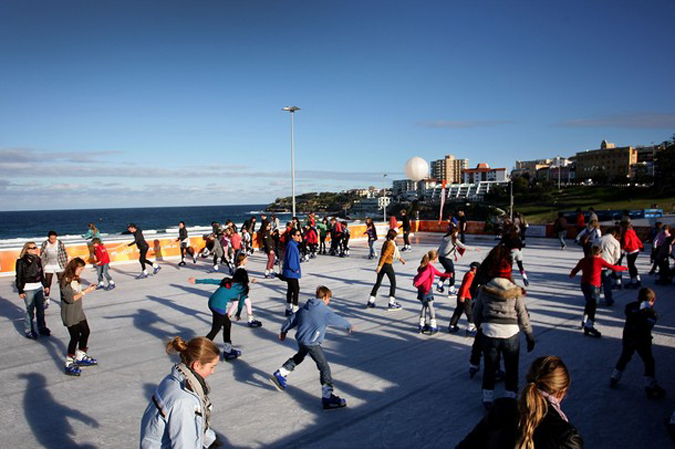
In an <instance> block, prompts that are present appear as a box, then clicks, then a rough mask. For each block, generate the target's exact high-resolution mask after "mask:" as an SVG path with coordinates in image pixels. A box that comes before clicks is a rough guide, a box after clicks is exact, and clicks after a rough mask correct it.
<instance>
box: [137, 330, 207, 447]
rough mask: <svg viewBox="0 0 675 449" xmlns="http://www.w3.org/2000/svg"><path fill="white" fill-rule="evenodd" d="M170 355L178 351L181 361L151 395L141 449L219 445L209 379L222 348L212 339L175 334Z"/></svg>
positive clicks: (143, 421)
mask: <svg viewBox="0 0 675 449" xmlns="http://www.w3.org/2000/svg"><path fill="white" fill-rule="evenodd" d="M166 352H167V354H179V355H180V363H178V364H177V365H175V366H174V367H173V369H172V370H171V374H169V375H168V376H166V377H165V378H164V380H162V382H161V383H160V384H159V386H158V387H157V390H155V393H154V394H153V395H152V402H151V403H150V404H149V405H148V407H147V408H146V409H145V413H144V414H143V420H142V422H141V444H140V447H141V449H155V448H164V447H181V448H192V449H202V448H205V447H215V446H217V445H219V442H218V441H217V440H218V439H217V436H216V433H215V432H214V431H213V430H212V429H211V428H210V426H209V421H210V417H211V401H210V400H209V396H208V395H209V386H208V384H207V383H206V378H207V377H209V376H210V375H211V374H213V373H214V372H215V369H216V365H217V364H218V361H219V360H220V351H219V350H218V347H217V346H216V345H215V344H213V342H212V341H211V340H209V339H208V338H205V337H195V338H193V339H191V340H190V341H187V342H186V341H184V340H183V339H182V338H181V337H174V339H173V340H171V341H169V342H168V343H167V344H166Z"/></svg>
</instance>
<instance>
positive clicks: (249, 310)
mask: <svg viewBox="0 0 675 449" xmlns="http://www.w3.org/2000/svg"><path fill="white" fill-rule="evenodd" d="M238 304H239V301H232V302H231V303H230V307H228V308H227V316H228V317H230V316H232V313H234V309H235V308H236V309H237V318H238V317H239V316H240V315H241V309H240V308H239V307H237V306H238ZM244 306H246V314H247V315H248V317H249V318H251V317H252V316H253V306H252V305H251V298H246V299H245V300H244Z"/></svg>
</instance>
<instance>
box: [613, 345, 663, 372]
mask: <svg viewBox="0 0 675 449" xmlns="http://www.w3.org/2000/svg"><path fill="white" fill-rule="evenodd" d="M635 351H637V353H638V355H639V356H640V358H641V359H642V362H643V363H644V364H645V377H655V373H656V362H655V361H654V356H653V355H652V343H651V342H644V343H640V342H624V344H623V350H622V351H621V357H619V361H618V362H617V363H616V369H617V370H619V371H623V370H625V369H626V365H628V362H630V359H631V358H632V357H633V354H634V353H635Z"/></svg>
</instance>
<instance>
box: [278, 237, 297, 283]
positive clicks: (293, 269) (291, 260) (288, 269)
mask: <svg viewBox="0 0 675 449" xmlns="http://www.w3.org/2000/svg"><path fill="white" fill-rule="evenodd" d="M283 267H284V268H283V270H282V271H281V274H282V275H283V276H284V277H285V278H288V279H300V278H301V277H302V272H301V270H300V250H299V249H298V242H296V241H295V240H293V239H289V240H288V243H287V244H286V251H285V252H284V264H283Z"/></svg>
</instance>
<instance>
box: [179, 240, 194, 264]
mask: <svg viewBox="0 0 675 449" xmlns="http://www.w3.org/2000/svg"><path fill="white" fill-rule="evenodd" d="M185 253H188V254H189V255H190V256H192V257H194V255H195V250H194V249H192V247H191V246H187V244H183V243H181V244H180V260H181V261H184V260H185Z"/></svg>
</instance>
